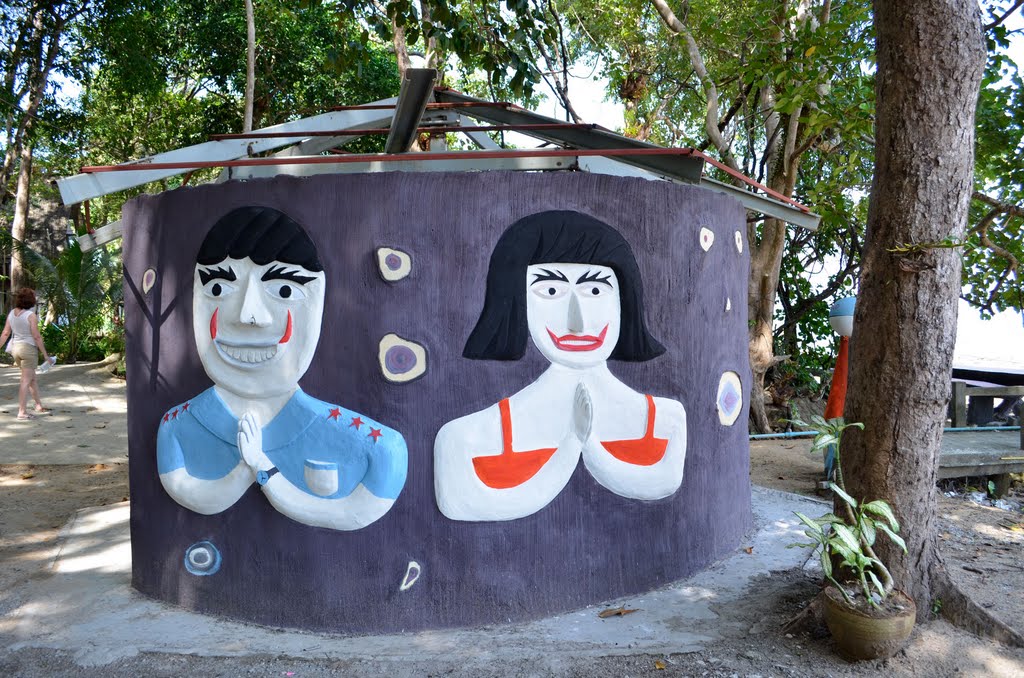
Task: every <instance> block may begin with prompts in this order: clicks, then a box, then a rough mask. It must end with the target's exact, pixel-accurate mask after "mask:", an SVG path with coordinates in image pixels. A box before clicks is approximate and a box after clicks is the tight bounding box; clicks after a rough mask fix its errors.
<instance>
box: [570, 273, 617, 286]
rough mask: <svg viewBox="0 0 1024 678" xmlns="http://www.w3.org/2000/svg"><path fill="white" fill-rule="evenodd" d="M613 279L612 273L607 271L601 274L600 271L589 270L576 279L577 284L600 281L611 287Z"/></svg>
mask: <svg viewBox="0 0 1024 678" xmlns="http://www.w3.org/2000/svg"><path fill="white" fill-rule="evenodd" d="M611 279H612V277H611V275H609V274H607V273H606V274H605V275H601V272H600V271H587V272H586V273H584V274H583V275H581V276H580V279H579V280H577V281H576V284H577V285H580V284H582V283H585V282H599V283H604V284H605V285H607V286H608V287H611V286H612V283H611Z"/></svg>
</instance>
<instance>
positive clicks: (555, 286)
mask: <svg viewBox="0 0 1024 678" xmlns="http://www.w3.org/2000/svg"><path fill="white" fill-rule="evenodd" d="M530 289H531V291H532V292H533V293H534V294H536V295H537V296H538V297H540V298H541V299H559V298H561V297H564V296H565V293H566V292H568V291H569V285H568V283H565V282H562V281H561V280H539V281H537V282H535V283H534V284H533V285H532V286H531V287H530Z"/></svg>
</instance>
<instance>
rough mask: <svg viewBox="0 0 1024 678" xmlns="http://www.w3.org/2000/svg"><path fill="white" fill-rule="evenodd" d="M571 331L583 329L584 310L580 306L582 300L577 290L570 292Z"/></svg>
mask: <svg viewBox="0 0 1024 678" xmlns="http://www.w3.org/2000/svg"><path fill="white" fill-rule="evenodd" d="M569 331H570V332H582V331H583V310H582V309H581V308H580V300H579V299H578V298H577V297H576V292H570V293H569Z"/></svg>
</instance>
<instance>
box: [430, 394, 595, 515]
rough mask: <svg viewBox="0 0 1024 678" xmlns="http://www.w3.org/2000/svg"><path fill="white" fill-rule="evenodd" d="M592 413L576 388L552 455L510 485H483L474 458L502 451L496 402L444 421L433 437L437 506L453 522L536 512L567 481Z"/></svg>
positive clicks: (577, 457)
mask: <svg viewBox="0 0 1024 678" xmlns="http://www.w3.org/2000/svg"><path fill="white" fill-rule="evenodd" d="M591 411H592V408H591V407H590V401H589V396H588V395H587V394H586V390H585V389H583V391H582V393H581V392H580V390H579V389H578V390H577V393H576V398H575V400H574V407H573V411H572V412H571V413H569V417H567V419H568V422H567V424H566V429H565V430H566V433H565V436H564V437H563V438H562V440H561V442H560V443H559V444H558V447H557V449H555V451H554V452H553V453H552V455H551V458H550V459H549V460H548V461H547V463H546V464H544V465H543V466H542V467H541V468H540V469H539V470H537V472H536V473H535V474H534V475H533V476H532V477H530V478H528V479H527V480H525V481H523V482H522V483H521V484H518V485H515V486H512V487H492V486H489V485H487V484H486V483H484V482H483V480H481V478H480V476H479V475H477V471H476V467H475V465H474V461H473V460H474V459H479V458H486V457H492V456H498V455H501V454H503V440H502V438H503V434H502V425H501V413H500V409H499V405H492V406H491V407H489V408H487V409H486V410H481V411H480V412H475V413H473V414H470V415H467V416H465V417H460V418H458V419H453V420H452V421H450V422H448V423H447V424H445V425H444V426H442V427H441V430H440V431H438V433H437V437H436V438H435V439H434V494H435V497H436V500H437V507H438V508H439V509H440V510H441V513H443V514H444V515H445V516H447V517H448V518H451V519H452V520H468V521H489V520H514V519H516V518H522V517H524V516H528V515H531V514H533V513H536V512H537V511H539V510H541V509H542V508H544V507H545V506H547V505H548V504H549V503H550V502H551V501H552V500H553V499H554V498H555V497H556V496H558V494H559V492H561V491H562V489H563V488H564V487H565V485H566V483H568V482H569V478H570V477H571V476H572V472H573V470H574V469H575V468H576V464H577V463H578V462H579V458H580V452H581V450H582V449H583V443H582V442H581V441H580V437H581V435H585V434H586V433H587V432H588V431H589V430H590V428H591V424H592V422H591V419H592V415H591ZM563 416H564V415H563ZM538 447H541V445H538ZM519 452H521V451H517V453H519Z"/></svg>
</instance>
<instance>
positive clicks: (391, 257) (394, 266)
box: [377, 247, 412, 282]
mask: <svg viewBox="0 0 1024 678" xmlns="http://www.w3.org/2000/svg"><path fill="white" fill-rule="evenodd" d="M377 268H378V269H379V270H380V277H382V278H384V279H385V280H387V281H388V282H395V281H396V280H401V279H402V278H404V277H406V276H407V275H409V273H410V272H412V257H410V256H409V255H408V254H407V253H406V252H403V251H402V250H396V249H392V248H390V247H378V248H377Z"/></svg>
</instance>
